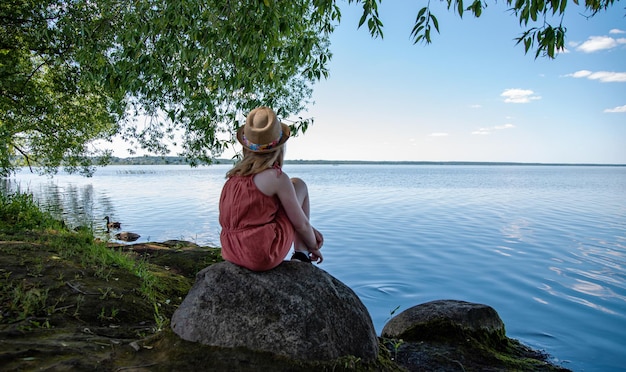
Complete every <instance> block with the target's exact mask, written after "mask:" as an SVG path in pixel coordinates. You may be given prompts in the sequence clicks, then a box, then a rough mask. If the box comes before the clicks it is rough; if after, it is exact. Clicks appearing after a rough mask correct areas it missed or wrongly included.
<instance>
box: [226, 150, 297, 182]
mask: <svg viewBox="0 0 626 372" xmlns="http://www.w3.org/2000/svg"><path fill="white" fill-rule="evenodd" d="M284 157H285V145H283V146H281V147H279V148H278V149H277V150H276V151H272V152H264V153H261V152H253V151H250V150H248V149H247V148H245V147H244V148H243V159H241V160H240V161H239V162H238V163H237V164H235V166H234V167H233V168H232V169H231V170H229V171H228V173H226V178H230V177H233V176H250V175H253V174H257V173H260V172H262V171H264V170H266V169H269V168H273V167H276V166H277V167H279V168H282V167H283V160H284Z"/></svg>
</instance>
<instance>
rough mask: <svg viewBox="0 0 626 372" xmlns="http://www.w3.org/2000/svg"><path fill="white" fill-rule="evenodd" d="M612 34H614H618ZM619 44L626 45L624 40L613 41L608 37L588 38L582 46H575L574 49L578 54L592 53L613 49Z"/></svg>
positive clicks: (625, 39)
mask: <svg viewBox="0 0 626 372" xmlns="http://www.w3.org/2000/svg"><path fill="white" fill-rule="evenodd" d="M611 31H613V30H611ZM617 31H619V30H617ZM622 32H623V31H622ZM612 33H614V34H615V33H619V32H612ZM621 44H626V38H619V39H614V38H612V37H610V36H590V37H589V39H587V40H585V41H584V42H583V43H582V44H579V45H576V46H575V47H576V50H578V51H580V52H583V53H593V52H597V51H600V50H607V49H613V48H615V47H617V46H618V45H621Z"/></svg>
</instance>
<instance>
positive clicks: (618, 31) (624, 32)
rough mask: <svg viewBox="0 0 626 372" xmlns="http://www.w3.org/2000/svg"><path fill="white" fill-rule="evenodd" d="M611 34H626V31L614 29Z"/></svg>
mask: <svg viewBox="0 0 626 372" xmlns="http://www.w3.org/2000/svg"><path fill="white" fill-rule="evenodd" d="M609 34H626V31H623V30H620V29H618V28H614V29H612V30H611V31H609Z"/></svg>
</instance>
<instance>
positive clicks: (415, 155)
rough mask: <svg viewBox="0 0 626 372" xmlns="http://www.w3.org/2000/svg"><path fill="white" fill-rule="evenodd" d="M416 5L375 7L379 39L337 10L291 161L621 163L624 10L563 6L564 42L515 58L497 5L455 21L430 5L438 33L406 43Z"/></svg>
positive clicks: (349, 10) (516, 31) (510, 20)
mask: <svg viewBox="0 0 626 372" xmlns="http://www.w3.org/2000/svg"><path fill="white" fill-rule="evenodd" d="M422 4H424V3H423V2H416V1H411V0H393V1H390V0H387V1H383V2H382V4H381V5H380V6H379V15H380V18H381V20H382V22H383V24H384V28H383V32H384V38H383V39H382V40H381V39H373V38H372V37H371V36H370V34H369V32H368V29H367V28H366V27H365V26H364V27H363V28H361V29H357V25H358V20H359V17H360V15H361V8H360V6H355V5H354V4H352V5H350V6H348V5H347V4H344V6H342V8H341V9H342V20H341V23H340V25H339V26H338V27H337V29H336V30H335V32H334V34H333V35H332V36H331V51H332V52H333V58H332V60H331V63H330V65H329V68H330V76H329V78H328V79H327V80H323V81H321V82H319V83H318V84H317V85H315V86H314V93H313V97H312V99H313V101H314V104H311V105H310V106H309V109H308V111H307V112H305V113H302V114H301V116H305V117H313V118H314V120H315V121H314V124H313V125H312V126H311V127H310V128H309V130H308V131H307V132H306V133H305V134H304V135H301V136H299V137H295V138H291V139H290V140H289V142H288V144H287V155H286V158H287V159H290V160H296V159H305V160H318V159H322V160H388V161H481V162H482V161H485V162H533V163H534V162H539V163H603V164H626V18H625V15H626V10H625V9H624V8H623V7H622V6H620V5H621V4H619V3H617V4H616V5H615V6H613V8H610V9H609V11H608V12H605V13H602V14H598V15H596V16H595V17H593V18H591V19H588V18H586V17H584V16H583V15H582V13H583V10H584V9H582V7H578V8H576V6H575V5H574V4H572V3H571V2H569V3H568V7H570V8H569V9H568V11H567V13H566V16H565V18H564V20H563V23H564V25H565V26H566V27H567V35H566V37H567V39H566V44H567V50H566V52H564V53H560V54H559V55H558V56H557V58H556V59H554V60H549V59H547V58H543V57H539V58H537V59H535V54H534V52H529V54H527V55H525V54H524V48H523V46H522V45H521V44H520V45H517V46H516V45H515V40H514V39H515V37H518V36H519V35H520V34H521V33H522V32H523V29H522V28H521V27H520V25H519V21H518V20H517V19H516V18H515V16H514V15H512V14H511V13H509V12H507V10H506V5H505V4H503V3H493V2H489V6H488V8H487V9H486V10H485V11H484V12H483V14H482V15H481V17H480V18H474V17H473V16H472V15H471V14H469V13H465V14H464V17H463V19H459V17H458V15H456V14H455V13H453V12H451V11H448V10H447V9H446V8H445V6H444V3H439V2H433V3H431V4H433V6H434V7H433V10H432V11H433V13H434V14H435V15H436V16H437V18H438V20H439V27H440V34H437V33H434V34H433V37H432V39H433V43H432V44H428V45H424V44H421V43H418V44H415V45H414V44H413V43H412V40H411V38H410V33H411V29H412V27H413V25H414V21H415V16H416V15H417V12H418V11H419V8H420V7H421V6H422Z"/></svg>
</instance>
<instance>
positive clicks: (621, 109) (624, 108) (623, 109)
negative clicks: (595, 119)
mask: <svg viewBox="0 0 626 372" xmlns="http://www.w3.org/2000/svg"><path fill="white" fill-rule="evenodd" d="M604 112H611V113H613V112H626V105H624V106H617V107H614V108H612V109H606V110H604Z"/></svg>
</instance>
